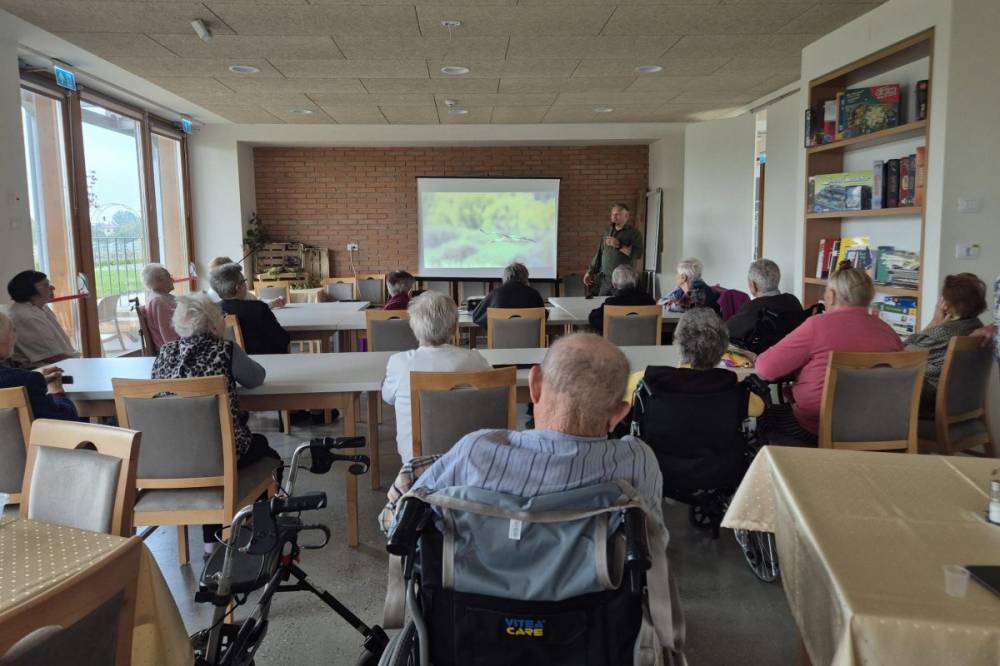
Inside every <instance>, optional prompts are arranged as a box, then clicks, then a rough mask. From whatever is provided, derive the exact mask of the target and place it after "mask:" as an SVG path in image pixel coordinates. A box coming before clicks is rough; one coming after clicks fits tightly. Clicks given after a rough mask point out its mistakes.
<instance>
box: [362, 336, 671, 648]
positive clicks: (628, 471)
mask: <svg viewBox="0 0 1000 666" xmlns="http://www.w3.org/2000/svg"><path fill="white" fill-rule="evenodd" d="M628 369H629V368H628V361H627V360H626V358H625V356H624V355H623V354H622V353H621V351H620V350H619V349H617V348H616V347H615V346H613V345H611V344H610V343H608V342H606V341H605V340H603V339H602V338H599V337H597V336H595V335H591V334H576V335H571V336H567V337H565V338H562V339H560V340H559V341H557V342H556V343H555V344H554V345H553V346H552V347H551V348H550V349H549V351H548V353H547V354H546V356H545V360H544V361H543V362H542V364H541V365H540V366H536V367H533V368H532V369H531V374H530V378H529V387H530V392H531V399H532V401H533V402H534V404H535V423H536V426H537V429H536V430H527V431H522V432H512V431H506V430H481V431H478V432H474V433H471V434H469V435H466V436H465V437H463V438H462V439H461V440H460V441H459V442H458V443H456V444H455V446H454V447H452V449H451V450H449V451H448V452H447V453H445V454H444V455H443V456H440V457H439V458H438V459H437V460H435V461H430V460H423V459H415V460H413V461H411V463H410V464H408V465H407V466H406V467H404V470H403V472H401V475H400V477H399V478H398V479H397V482H396V484H395V485H394V488H393V492H391V493H390V505H389V506H387V507H386V508H387V511H386V512H385V513H384V514H383V524H384V525H388V526H389V529H388V532H389V542H388V546H387V548H388V550H389V552H390V554H391V555H392V557H391V559H390V570H389V588H388V592H387V598H386V626H387V627H392V626H395V627H402V631H401V632H400V633H399V634H397V635H396V636H395V637H394V639H393V641H392V643H391V644H390V646H389V647H388V649H387V650H386V652H385V653H384V655H383V657H382V660H381V662H380V663H381V664H385V665H389V666H404V665H413V666H429V665H430V664H434V665H435V666H451V665H454V666H459V665H461V666H467V665H473V664H475V665H479V666H490V665H493V664H497V665H499V664H511V663H520V664H546V665H553V666H555V665H563V664H565V665H567V666H568V665H570V664H572V665H574V666H578V665H581V664H587V665H592V666H597V665H606V666H612V665H614V666H622V665H624V664H683V663H685V661H684V655H683V652H682V644H683V636H684V629H683V626H684V625H683V617H682V614H681V608H680V604H679V601H678V599H677V592H676V586H675V584H674V581H673V580H672V577H671V575H670V571H669V568H668V563H667V552H666V550H667V542H668V539H669V536H668V533H667V530H666V527H665V526H664V523H663V515H662V509H661V504H660V502H661V501H662V497H663V494H662V477H661V475H660V470H659V466H658V464H657V460H656V457H655V456H654V454H653V452H652V451H651V450H650V449H649V447H647V446H646V445H645V444H644V443H643V442H642V441H640V440H638V439H636V438H634V437H631V436H625V437H623V438H621V439H609V437H608V433H609V432H610V431H612V430H613V429H614V427H615V426H616V425H617V424H618V422H619V421H620V420H621V419H622V418H624V417H625V415H626V414H627V413H628V411H629V405H628V403H626V402H624V401H623V400H622V396H623V395H624V394H625V388H626V382H627V379H628ZM411 483H412V487H410V484H411ZM394 493H395V494H394ZM404 493H405V494H404ZM404 606H405V623H404Z"/></svg>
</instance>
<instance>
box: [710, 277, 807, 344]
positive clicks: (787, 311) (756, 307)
mask: <svg viewBox="0 0 1000 666" xmlns="http://www.w3.org/2000/svg"><path fill="white" fill-rule="evenodd" d="M780 282H781V269H780V268H778V264H776V263H774V262H773V261H771V260H770V259H758V260H757V261H755V262H753V263H751V264H750V270H749V271H748V272H747V286H748V288H749V289H750V296H751V297H752V300H750V301H749V302H747V303H746V304H745V305H744V306H743V307H742V308H740V310H739V312H737V313H736V314H734V315H733V316H732V317H730V318H729V321H727V322H726V327H727V328H728V329H729V337H730V338H731V339H733V340H741V341H747V342H749V340H750V338H751V337H753V334H754V330H755V329H756V328H757V322H758V320H759V319H760V317H761V313H763V312H765V311H767V312H769V313H773V315H774V323H775V324H776V326H775V331H774V335H773V338H775V339H774V341H773V342H777V340H780V339H781V338H783V337H785V336H786V335H788V333H790V332H791V331H793V330H794V329H795V328H796V327H797V326H798V325H799V324H800V323H802V320H803V312H802V302H801V301H799V299H798V298H796V297H795V294H783V293H781V291H779V290H778V284H779V283H780ZM773 342H772V344H773ZM752 351H756V350H752ZM761 351H763V350H761Z"/></svg>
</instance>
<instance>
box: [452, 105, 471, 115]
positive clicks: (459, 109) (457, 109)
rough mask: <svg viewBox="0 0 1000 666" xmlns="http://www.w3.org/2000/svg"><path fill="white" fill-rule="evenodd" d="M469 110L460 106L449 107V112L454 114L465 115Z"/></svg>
mask: <svg viewBox="0 0 1000 666" xmlns="http://www.w3.org/2000/svg"><path fill="white" fill-rule="evenodd" d="M468 112H469V110H468V109H463V108H462V107H460V106H452V107H449V108H448V113H450V114H452V115H455V116H464V115H465V114H467V113H468Z"/></svg>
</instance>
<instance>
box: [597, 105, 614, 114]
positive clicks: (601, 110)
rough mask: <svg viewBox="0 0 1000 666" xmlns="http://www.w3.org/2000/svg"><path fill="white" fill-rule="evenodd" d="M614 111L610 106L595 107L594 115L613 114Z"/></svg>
mask: <svg viewBox="0 0 1000 666" xmlns="http://www.w3.org/2000/svg"><path fill="white" fill-rule="evenodd" d="M612 111H614V109H612V108H611V107H610V106H595V107H594V113H611V112H612Z"/></svg>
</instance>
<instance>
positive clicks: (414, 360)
mask: <svg viewBox="0 0 1000 666" xmlns="http://www.w3.org/2000/svg"><path fill="white" fill-rule="evenodd" d="M408 310H409V313H410V328H412V329H413V335H414V336H416V338H417V342H419V343H420V346H419V347H418V348H417V349H411V350H410V351H404V352H399V353H398V354H393V355H392V356H390V357H389V364H388V367H387V368H386V371H385V381H384V382H383V384H382V399H383V400H385V401H386V402H387V403H389V404H390V405H394V406H395V407H396V449H397V450H398V451H399V456H400V457H401V458H402V459H403V462H404V463H405V462H407V461H409V460H410V458H412V457H413V425H412V423H411V417H410V372H411V371H414V370H416V371H424V372H452V371H455V370H485V369H487V368H489V367H490V364H489V363H487V362H486V359H485V358H483V356H482V354H480V353H479V352H477V351H475V350H472V349H463V348H461V347H456V346H454V345H451V344H448V342H449V340H450V339H451V336H452V333H454V331H455V324H456V323H457V322H458V307H457V306H456V305H455V301H453V300H451V298H450V297H448V296H445V295H444V294H442V293H439V292H435V291H425V292H424V293H422V294H420V295H419V296H417V297H416V298H414V299H413V300H411V301H410V306H409V308H408Z"/></svg>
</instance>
